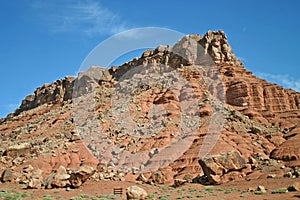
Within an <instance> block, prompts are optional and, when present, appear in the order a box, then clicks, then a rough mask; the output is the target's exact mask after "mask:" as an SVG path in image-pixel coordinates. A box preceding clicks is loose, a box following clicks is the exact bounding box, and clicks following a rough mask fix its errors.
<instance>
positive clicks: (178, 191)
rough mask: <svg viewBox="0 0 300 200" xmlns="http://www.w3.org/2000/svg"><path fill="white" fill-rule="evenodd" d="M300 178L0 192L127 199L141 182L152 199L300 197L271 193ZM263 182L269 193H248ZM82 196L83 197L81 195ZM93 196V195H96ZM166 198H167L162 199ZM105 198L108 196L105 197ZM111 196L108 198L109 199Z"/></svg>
mask: <svg viewBox="0 0 300 200" xmlns="http://www.w3.org/2000/svg"><path fill="white" fill-rule="evenodd" d="M296 181H300V178H298V179H288V178H274V179H259V180H251V181H234V182H230V183H226V184H222V185H216V186H203V185H200V184H187V185H184V186H181V187H178V188H171V187H168V186H163V185H162V186H152V185H146V184H142V185H141V184H137V183H135V182H127V181H125V182H117V181H100V182H86V183H85V184H84V185H83V186H81V187H80V188H78V189H71V190H69V191H67V190H66V188H63V189H50V190H27V189H24V186H22V185H15V184H7V183H5V184H0V191H6V192H28V193H29V194H30V197H28V198H25V199H43V196H45V195H48V196H49V195H51V196H52V197H53V198H54V199H70V198H72V197H73V199H74V197H77V199H101V198H100V197H101V196H102V195H109V194H112V193H113V188H119V187H121V188H123V191H124V193H123V195H122V197H120V198H118V199H126V195H125V189H126V188H127V187H129V186H131V185H138V186H140V187H142V188H144V189H145V190H146V191H147V192H148V194H151V195H152V196H153V198H152V199H159V198H161V199H171V200H173V199H216V200H220V199H230V200H233V199H253V200H258V199H272V200H277V199H278V200H279V199H300V192H287V193H284V194H272V191H274V190H275V189H280V188H287V187H288V186H289V185H291V184H292V183H294V182H296ZM259 185H262V186H264V187H265V188H266V189H267V193H264V194H260V195H258V194H255V193H254V192H249V191H248V189H249V188H253V189H255V190H256V188H257V186H259ZM78 197H81V198H78ZM93 197H94V198H93ZM163 197H166V198H163ZM103 199H105V198H103ZM107 199H109V198H107Z"/></svg>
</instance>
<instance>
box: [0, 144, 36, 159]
mask: <svg viewBox="0 0 300 200" xmlns="http://www.w3.org/2000/svg"><path fill="white" fill-rule="evenodd" d="M30 151H31V144H29V143H22V144H16V145H13V146H10V147H9V148H8V149H7V150H6V151H5V152H4V156H9V157H12V158H17V157H19V156H26V155H28V154H30Z"/></svg>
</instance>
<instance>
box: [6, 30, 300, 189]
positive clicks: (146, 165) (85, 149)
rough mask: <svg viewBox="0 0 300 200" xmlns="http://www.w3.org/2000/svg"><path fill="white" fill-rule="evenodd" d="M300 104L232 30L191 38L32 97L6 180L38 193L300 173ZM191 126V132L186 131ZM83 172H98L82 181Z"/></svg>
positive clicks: (12, 141)
mask: <svg viewBox="0 0 300 200" xmlns="http://www.w3.org/2000/svg"><path fill="white" fill-rule="evenodd" d="M199 66H201V68H199ZM199 69H200V70H199ZM140 83H142V84H140ZM177 83H179V84H177ZM124 91H125V92H124ZM128 94H130V95H129V96H128ZM184 105H189V106H195V107H193V109H190V110H193V111H195V112H194V113H189V112H188V111H189V110H186V111H185V110H184V109H183V107H182V106H184ZM299 108H300V94H299V93H298V92H295V91H293V90H289V89H284V88H283V87H281V86H279V85H276V84H273V83H269V82H267V81H265V80H262V79H259V78H257V77H256V76H254V75H253V74H252V73H251V72H249V71H248V70H247V69H246V68H245V67H244V66H243V63H242V62H241V61H239V60H238V59H237V58H236V56H235V55H234V54H233V52H232V48H231V47H230V45H229V44H228V41H227V38H226V35H225V34H224V32H223V31H217V32H212V31H209V32H207V33H206V34H205V35H204V36H200V35H196V34H194V35H187V36H185V37H184V38H182V39H181V40H180V41H178V42H177V43H176V44H175V45H174V46H173V47H169V46H167V47H164V46H159V47H157V48H156V49H154V50H147V51H145V52H144V53H143V55H142V56H141V57H140V58H135V59H133V60H132V61H130V62H127V63H124V64H123V65H121V66H118V67H115V66H113V67H111V68H109V69H103V68H99V67H91V68H90V69H89V70H88V71H87V72H82V73H79V75H78V77H65V78H64V79H61V80H58V81H56V82H54V83H52V84H45V85H43V86H42V87H40V88H38V89H37V90H36V91H35V92H34V94H31V95H29V96H27V97H26V98H25V99H24V100H23V101H22V104H21V106H20V107H19V108H18V109H17V110H16V111H15V112H14V113H12V114H9V115H8V116H7V118H5V119H1V121H0V122H1V124H0V140H1V147H0V155H1V160H0V173H2V178H1V179H2V181H13V182H20V183H26V184H28V187H31V188H35V187H41V186H42V185H44V186H45V187H48V186H49V185H50V186H53V187H59V186H66V185H72V186H76V187H77V186H79V185H80V184H81V183H82V182H84V181H85V180H86V179H87V178H88V177H90V176H91V177H90V178H92V179H94V180H102V179H109V180H123V179H124V177H125V178H126V179H137V180H140V181H142V182H149V183H169V184H174V183H175V184H183V183H185V182H191V181H194V182H200V183H214V184H215V183H222V182H227V181H230V180H236V179H246V178H251V179H253V178H259V177H267V176H270V177H271V176H272V177H274V176H287V177H293V176H299V171H298V168H297V167H298V166H299V165H300V157H299V155H300V152H299V148H298V147H299V146H300V136H299V131H300V128H299V125H298V124H299V121H300V119H299V116H300V111H299ZM155 109H158V110H155ZM214 113H218V114H220V115H222V117H221V118H217V121H214V118H215V115H214ZM128 116H130V118H131V120H129V121H123V119H127V117H128ZM182 121H184V122H185V123H186V126H185V127H184V128H185V130H190V132H189V131H187V133H188V134H183V135H180V134H179V135H177V134H178V133H180V128H182ZM217 122H219V123H221V125H222V126H219V125H214V124H218V123H217ZM220 127H221V128H220ZM144 134H145V135H148V137H141V135H144ZM209 135H211V136H210V137H209ZM207 138H208V139H212V140H213V141H209V140H208V139H207ZM174 141H175V142H174ZM112 144H113V145H112ZM112 146H113V147H114V148H113V149H112V148H111V147H112ZM166 146H167V148H165V147H166ZM203 147H205V148H206V150H207V149H208V150H207V152H206V153H208V154H207V155H206V154H205V155H203V156H204V157H202V155H201V151H202V150H203V149H204V150H205V148H203ZM199 152H200V157H199ZM126 156H127V157H126ZM128 156H129V157H128ZM128 158H130V159H128ZM224 160H225V161H224ZM227 161H228V162H227ZM224 162H225V163H226V164H224ZM164 163H167V164H164ZM199 163H200V164H199ZM230 163H232V164H230ZM82 166H88V167H91V169H90V172H89V176H87V175H86V174H85V175H84V176H83V175H78V174H82V173H85V172H82ZM136 166H139V167H136ZM80 167H81V168H80ZM88 167H86V168H88ZM28 169H30V170H28ZM88 169H89V168H88ZM145 169H148V171H147V170H145ZM83 171H84V170H83ZM91 171H92V172H93V173H92V172H91ZM37 174H38V175H37ZM74 176H75V178H74ZM37 177H43V178H42V179H41V180H40V179H39V178H37ZM46 180H47V181H46ZM49 180H50V182H49ZM74 180H76V181H74ZM77 182H79V183H80V184H76V183H77Z"/></svg>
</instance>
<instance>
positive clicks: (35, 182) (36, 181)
mask: <svg viewBox="0 0 300 200" xmlns="http://www.w3.org/2000/svg"><path fill="white" fill-rule="evenodd" d="M42 174H43V171H42V170H40V169H37V170H36V171H34V172H32V175H31V177H30V179H29V182H28V185H27V187H28V188H31V189H40V188H41V187H42V184H43V181H44V180H43V176H42Z"/></svg>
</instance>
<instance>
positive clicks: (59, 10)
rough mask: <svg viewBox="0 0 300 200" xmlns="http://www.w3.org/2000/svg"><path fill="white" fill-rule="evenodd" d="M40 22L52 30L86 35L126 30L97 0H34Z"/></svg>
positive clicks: (112, 13) (117, 17) (115, 16)
mask: <svg viewBox="0 0 300 200" xmlns="http://www.w3.org/2000/svg"><path fill="white" fill-rule="evenodd" d="M32 7H33V8H34V9H35V10H37V11H38V14H39V15H40V19H41V20H42V23H44V24H45V25H46V26H47V28H49V30H50V31H52V32H56V33H57V32H80V33H84V34H87V35H94V34H102V35H103V34H115V33H118V32H121V31H124V30H126V24H125V23H124V22H122V21H121V19H120V17H119V16H118V15H117V14H116V13H114V12H113V11H111V10H109V9H108V8H105V7H103V6H102V5H101V4H100V3H99V1H95V0H77V1H35V2H34V3H33V4H32Z"/></svg>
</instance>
